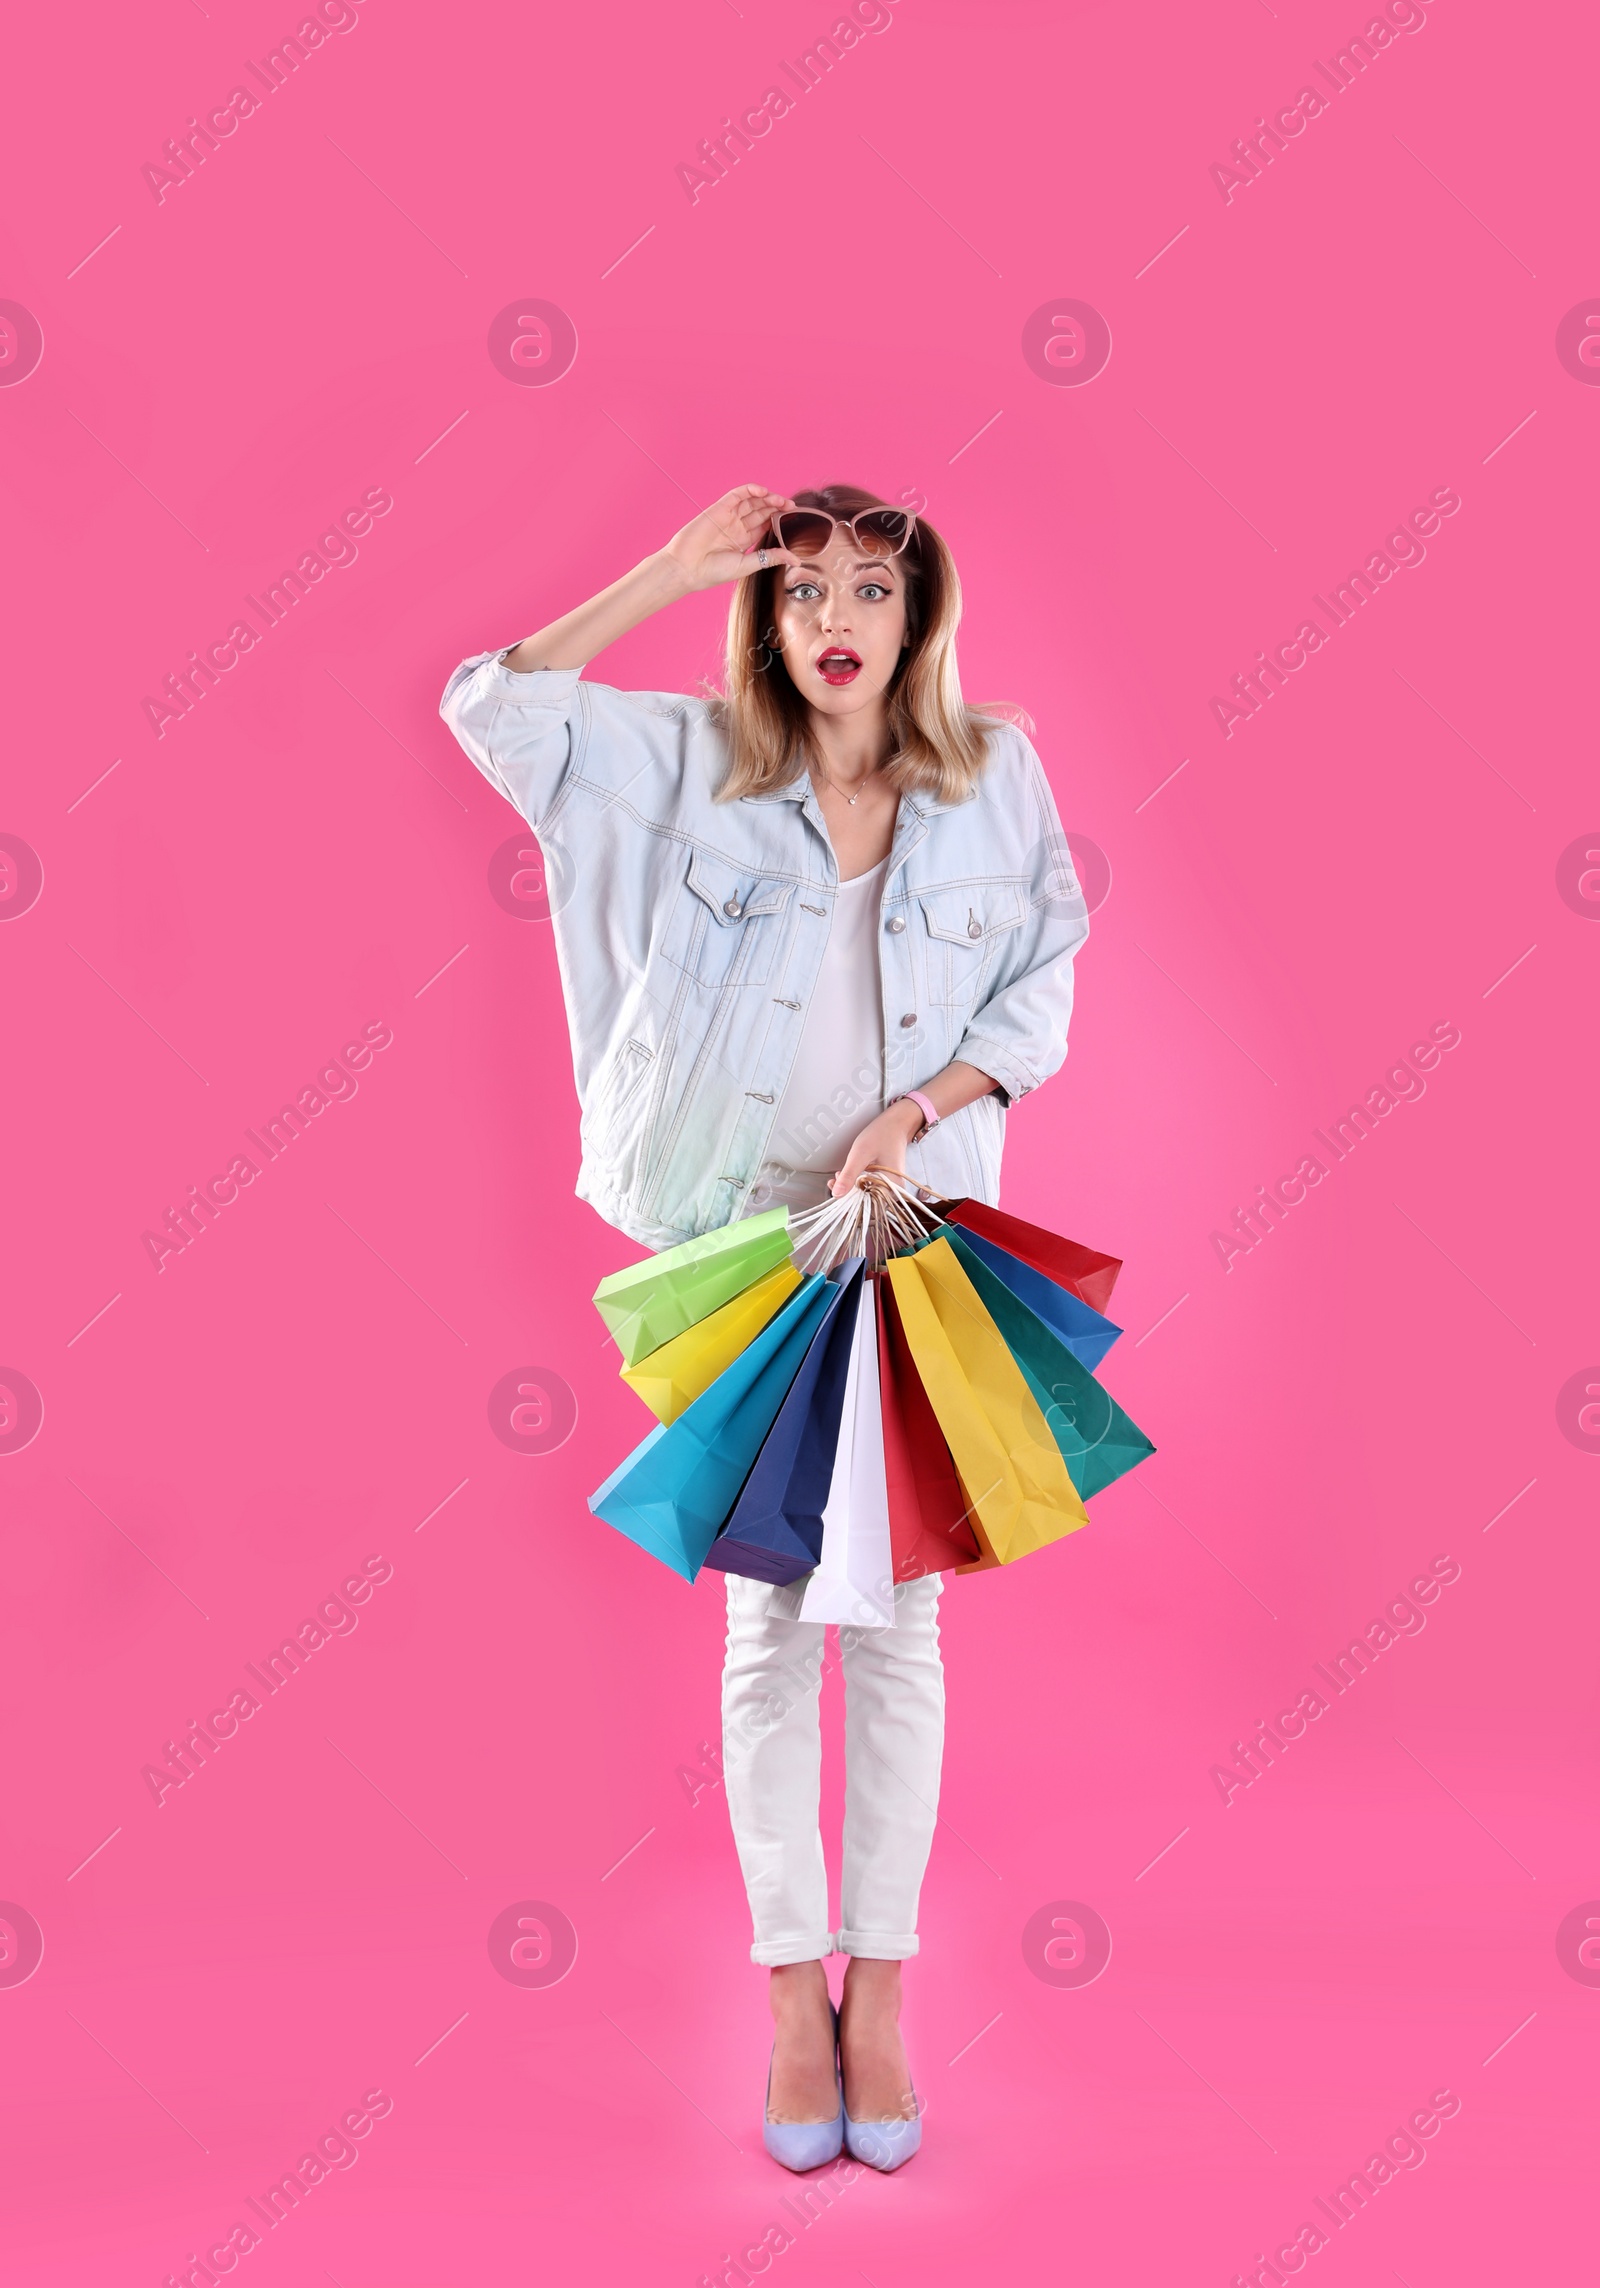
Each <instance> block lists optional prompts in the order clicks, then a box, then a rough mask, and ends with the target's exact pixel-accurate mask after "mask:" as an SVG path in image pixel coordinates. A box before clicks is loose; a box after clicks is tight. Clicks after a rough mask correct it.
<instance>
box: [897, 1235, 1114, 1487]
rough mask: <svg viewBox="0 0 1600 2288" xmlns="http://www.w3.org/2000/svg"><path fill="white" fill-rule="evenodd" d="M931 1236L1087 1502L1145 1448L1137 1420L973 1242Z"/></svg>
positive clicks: (958, 1237)
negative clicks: (1034, 1403) (984, 1317)
mask: <svg viewBox="0 0 1600 2288" xmlns="http://www.w3.org/2000/svg"><path fill="white" fill-rule="evenodd" d="M939 1236H941V1237H943V1238H945V1239H947V1240H948V1241H949V1242H950V1245H951V1247H952V1249H953V1250H954V1252H955V1256H956V1260H957V1261H958V1262H959V1263H960V1265H961V1268H962V1270H963V1271H964V1272H965V1273H966V1275H967V1277H968V1278H969V1279H970V1280H971V1281H972V1284H973V1286H974V1287H975V1288H976V1289H977V1292H978V1298H979V1300H980V1302H981V1303H982V1304H983V1307H984V1309H985V1310H986V1311H987V1312H988V1314H989V1316H990V1317H991V1318H992V1319H993V1321H994V1323H995V1325H996V1326H997V1327H998V1328H999V1330H1000V1337H1001V1340H1002V1341H1003V1342H1004V1344H1005V1346H1006V1348H1007V1350H1009V1351H1010V1353H1011V1355H1012V1357H1013V1358H1014V1359H1015V1360H1016V1362H1017V1364H1018V1366H1019V1367H1020V1368H1021V1369H1022V1373H1023V1377H1024V1379H1025V1381H1026V1382H1027V1384H1028V1386H1029V1388H1030V1389H1031V1390H1032V1392H1033V1395H1034V1397H1035V1398H1036V1399H1037V1400H1038V1402H1039V1407H1040V1410H1041V1412H1042V1413H1043V1415H1044V1418H1045V1421H1046V1423H1047V1424H1048V1425H1049V1429H1050V1435H1051V1437H1052V1438H1053V1439H1054V1440H1055V1442H1056V1444H1057V1445H1058V1446H1059V1447H1060V1449H1061V1459H1062V1460H1063V1461H1064V1462H1065V1463H1066V1465H1067V1475H1068V1476H1069V1477H1070V1478H1071V1480H1072V1483H1073V1485H1074V1486H1075V1487H1076V1489H1077V1492H1078V1496H1079V1499H1080V1500H1082V1501H1087V1500H1088V1499H1089V1497H1090V1495H1091V1494H1097V1493H1100V1492H1102V1491H1103V1490H1104V1488H1105V1487H1107V1486H1109V1485H1111V1484H1112V1483H1113V1482H1114V1481H1115V1480H1116V1479H1118V1478H1120V1477H1122V1476H1123V1475H1124V1474H1125V1473H1126V1472H1127V1471H1129V1470H1131V1469H1133V1468H1135V1467H1136V1465H1137V1464H1138V1463H1140V1462H1142V1461H1143V1460H1144V1459H1145V1456H1146V1455H1147V1454H1153V1453H1154V1452H1155V1447H1154V1446H1153V1445H1152V1444H1151V1442H1150V1440H1149V1439H1148V1438H1147V1437H1146V1436H1145V1434H1144V1432H1143V1431H1142V1430H1141V1429H1140V1428H1139V1426H1138V1424H1137V1423H1136V1422H1134V1421H1132V1420H1130V1418H1129V1417H1128V1416H1127V1415H1126V1414H1124V1412H1123V1411H1122V1408H1121V1407H1120V1406H1119V1405H1118V1404H1117V1402H1116V1400H1115V1399H1114V1398H1113V1397H1112V1396H1111V1393H1110V1392H1109V1391H1108V1390H1107V1389H1106V1388H1105V1386H1104V1385H1103V1384H1102V1383H1099V1382H1097V1381H1096V1380H1095V1378H1094V1376H1093V1375H1092V1374H1091V1373H1090V1372H1089V1370H1088V1368H1087V1367H1086V1366H1084V1365H1083V1364H1082V1363H1081V1361H1080V1360H1078V1359H1076V1358H1074V1357H1073V1355H1072V1353H1071V1351H1069V1350H1068V1349H1067V1346H1066V1344H1065V1343H1064V1342H1062V1340H1061V1338H1060V1337H1059V1335H1057V1334H1056V1333H1055V1331H1054V1329H1053V1328H1050V1327H1048V1326H1046V1324H1045V1322H1044V1321H1043V1319H1041V1318H1040V1317H1039V1316H1038V1314H1037V1313H1036V1312H1034V1311H1030V1310H1029V1308H1028V1306H1027V1304H1026V1303H1024V1302H1023V1301H1022V1299H1021V1297H1020V1296H1018V1295H1017V1294H1015V1293H1014V1292H1013V1290H1012V1289H1011V1288H1010V1287H1008V1286H1007V1284H1006V1282H1005V1281H1004V1280H1003V1279H1002V1278H1000V1277H999V1275H998V1273H996V1272H994V1271H991V1270H990V1268H989V1266H988V1264H987V1263H985V1261H984V1260H983V1258H982V1256H980V1255H979V1253H978V1251H977V1249H976V1248H974V1247H969V1246H968V1245H967V1243H966V1241H965V1239H964V1238H963V1237H962V1235H961V1232H960V1230H959V1229H958V1228H957V1227H956V1226H955V1225H954V1224H946V1225H945V1226H944V1229H943V1232H942V1234H940V1235H939ZM924 1244H926V1243H924Z"/></svg>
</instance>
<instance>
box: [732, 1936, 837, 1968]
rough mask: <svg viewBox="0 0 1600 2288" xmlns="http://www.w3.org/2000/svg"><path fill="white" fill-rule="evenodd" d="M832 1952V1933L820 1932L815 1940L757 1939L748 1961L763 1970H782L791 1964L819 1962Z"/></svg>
mask: <svg viewBox="0 0 1600 2288" xmlns="http://www.w3.org/2000/svg"><path fill="white" fill-rule="evenodd" d="M834 1951H835V1949H834V1943H833V1933H832V1931H820V1932H819V1933H818V1935H817V1936H816V1937H815V1938H769V1939H757V1940H756V1943H755V1945H754V1946H753V1947H752V1948H751V1949H750V1960H751V1961H752V1962H754V1963H759V1964H760V1966H761V1968H762V1969H763V1970H784V1969H786V1968H787V1967H788V1965H789V1964H790V1963H791V1962H820V1961H821V1960H822V1959H823V1957H824V1956H825V1955H829V1954H832V1953H833V1952H834Z"/></svg>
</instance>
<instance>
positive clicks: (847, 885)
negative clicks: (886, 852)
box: [769, 858, 889, 1174]
mask: <svg viewBox="0 0 1600 2288" xmlns="http://www.w3.org/2000/svg"><path fill="white" fill-rule="evenodd" d="M888 867H889V861H888V859H887V858H885V859H884V860H883V861H882V863H881V864H879V865H877V866H874V867H873V869H872V871H871V873H870V874H856V875H853V876H852V877H851V879H850V880H849V881H848V882H841V883H840V884H839V887H838V890H837V891H836V893H835V895H834V903H833V922H832V926H831V928H830V929H829V931H828V943H827V946H826V949H825V950H824V952H823V956H822V967H821V970H820V971H819V972H818V975H817V984H816V990H815V992H814V993H813V994H812V996H811V1004H810V1007H809V1008H808V1009H807V1010H806V1021H805V1024H804V1025H803V1027H802V1028H801V1033H800V1046H799V1048H798V1049H797V1050H796V1051H795V1059H794V1068H793V1070H792V1071H791V1073H790V1075H789V1080H788V1085H787V1087H786V1088H785V1089H784V1092H783V1095H782V1096H781V1098H780V1099H779V1101H778V1109H777V1113H776V1115H775V1116H774V1120H773V1128H772V1140H771V1144H770V1146H769V1150H770V1152H771V1155H772V1158H773V1160H775V1161H777V1162H779V1163H781V1164H782V1165H783V1166H785V1167H788V1168H809V1169H824V1170H826V1171H827V1172H828V1173H830V1174H832V1173H834V1172H835V1171H836V1170H838V1169H839V1168H842V1167H843V1166H844V1162H845V1155H846V1154H847V1153H848V1151H849V1149H850V1147H851V1145H852V1144H853V1143H854V1142H855V1139H856V1138H857V1136H859V1135H860V1133H861V1131H862V1129H863V1128H865V1127H866V1125H867V1123H868V1121H869V1120H873V1119H875V1118H876V1117H877V1115H878V1114H879V1113H880V1112H881V1111H882V1110H883V1088H884V1079H883V1073H884V1039H883V973H882V970H881V968H880V965H879V960H878V940H879V936H880V934H881V928H882V918H883V917H882V910H881V909H882V904H883V883H884V876H885V874H886V873H887V871H888Z"/></svg>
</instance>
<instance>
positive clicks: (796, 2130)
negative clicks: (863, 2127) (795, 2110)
mask: <svg viewBox="0 0 1600 2288" xmlns="http://www.w3.org/2000/svg"><path fill="white" fill-rule="evenodd" d="M828 2007H829V2012H830V2014H831V2016H832V2018H833V2046H834V2066H833V2073H834V2080H835V2082H836V2083H837V2084H838V2089H839V2111H838V2113H837V2115H836V2116H835V2117H834V2119H833V2120H832V2121H771V2120H769V2119H768V2118H767V2104H768V2103H770V2102H771V2098H772V2061H771V2059H769V2060H768V2061H767V2100H766V2103H763V2105H762V2108H761V2142H762V2144H763V2145H765V2147H766V2149H767V2151H768V2152H769V2153H770V2154H771V2155H772V2158H773V2159H774V2161H778V2162H781V2163H782V2165H783V2167H784V2168H786V2169H793V2170H795V2171H797V2172H804V2171H805V2170H807V2169H820V2168H821V2167H822V2165H823V2163H824V2162H826V2161H836V2160H837V2159H838V2158H839V2155H840V2153H841V2152H842V2151H843V2149H844V2140H845V2113H844V2084H843V2083H842V2082H840V2081H839V2059H838V2053H839V2013H838V2011H837V2010H835V2009H834V2008H833V2005H832V2004H831V2003H830V2004H829V2006H828ZM772 2049H773V2055H774V2056H776V2055H777V2049H778V2045H777V2043H776V2042H774V2043H773V2045H772ZM889 2126H890V2127H891V2128H893V2127H894V2124H893V2123H892V2122H891V2123H890V2124H889Z"/></svg>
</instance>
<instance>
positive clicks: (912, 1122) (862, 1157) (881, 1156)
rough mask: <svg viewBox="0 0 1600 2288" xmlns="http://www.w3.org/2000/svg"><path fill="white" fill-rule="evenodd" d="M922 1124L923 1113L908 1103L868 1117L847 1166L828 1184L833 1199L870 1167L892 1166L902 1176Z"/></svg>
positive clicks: (893, 1105)
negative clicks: (908, 1147) (908, 1150)
mask: <svg viewBox="0 0 1600 2288" xmlns="http://www.w3.org/2000/svg"><path fill="white" fill-rule="evenodd" d="M921 1126H922V1114H921V1112H920V1111H919V1110H918V1108H917V1106H916V1105H914V1104H910V1103H907V1102H901V1103H899V1104H891V1105H890V1107H889V1109H888V1111H887V1112H880V1113H879V1114H878V1117H877V1119H876V1120H869V1121H868V1122H867V1125H866V1127H865V1128H863V1129H862V1131H861V1133H860V1135H859V1136H858V1137H857V1138H856V1140H855V1142H854V1143H853V1144H852V1145H851V1147H850V1152H849V1156H848V1158H847V1159H846V1161H845V1164H844V1166H843V1167H842V1168H841V1169H840V1170H839V1173H838V1174H837V1175H836V1176H835V1177H834V1179H833V1181H832V1182H831V1183H830V1184H829V1186H828V1190H829V1192H830V1193H831V1195H832V1196H833V1198H834V1199H836V1200H837V1199H840V1198H842V1197H843V1195H844V1194H845V1193H846V1192H848V1191H849V1190H850V1189H851V1187H852V1186H853V1185H854V1183H855V1181H856V1179H857V1177H858V1176H860V1175H861V1174H862V1173H863V1171H864V1170H866V1169H868V1168H892V1169H893V1171H894V1173H895V1174H896V1175H897V1176H903V1175H904V1174H905V1172H906V1146H907V1145H908V1144H909V1143H910V1141H911V1139H912V1137H913V1136H915V1135H916V1134H917V1132H918V1130H919V1129H920V1128H921Z"/></svg>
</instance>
